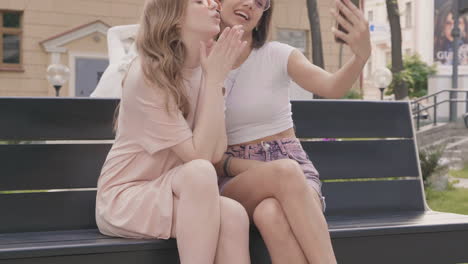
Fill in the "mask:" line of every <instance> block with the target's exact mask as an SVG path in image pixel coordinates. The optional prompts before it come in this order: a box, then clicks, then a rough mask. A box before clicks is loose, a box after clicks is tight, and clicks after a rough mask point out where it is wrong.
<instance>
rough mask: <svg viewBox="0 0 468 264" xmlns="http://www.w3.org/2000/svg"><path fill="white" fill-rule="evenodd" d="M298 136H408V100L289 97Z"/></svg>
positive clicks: (409, 125) (409, 128)
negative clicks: (385, 100)
mask: <svg viewBox="0 0 468 264" xmlns="http://www.w3.org/2000/svg"><path fill="white" fill-rule="evenodd" d="M291 104H292V112H293V120H294V124H295V126H296V135H297V136H298V137H299V138H382V137H386V138H412V137H413V128H412V123H411V114H410V107H409V104H408V102H380V101H379V102H377V101H356V100H351V101H330V100H314V101H313V102H311V101H293V102H291Z"/></svg>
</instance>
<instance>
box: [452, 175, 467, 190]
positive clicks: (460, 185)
mask: <svg viewBox="0 0 468 264" xmlns="http://www.w3.org/2000/svg"><path fill="white" fill-rule="evenodd" d="M449 180H450V181H451V182H453V181H459V182H458V183H456V184H454V185H453V187H456V188H465V189H468V179H463V178H455V177H450V178H449Z"/></svg>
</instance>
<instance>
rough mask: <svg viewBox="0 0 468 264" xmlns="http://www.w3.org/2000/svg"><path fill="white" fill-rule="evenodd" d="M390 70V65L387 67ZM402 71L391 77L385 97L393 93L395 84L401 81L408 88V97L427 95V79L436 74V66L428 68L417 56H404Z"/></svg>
mask: <svg viewBox="0 0 468 264" xmlns="http://www.w3.org/2000/svg"><path fill="white" fill-rule="evenodd" d="M388 68H389V69H391V68H392V66H391V65H389V66H388ZM403 68H404V70H403V71H402V72H400V73H399V74H394V75H393V81H392V83H391V84H390V86H389V87H388V90H387V92H386V94H387V95H392V94H393V93H394V87H395V83H396V82H397V81H399V80H402V81H404V82H405V83H406V85H407V86H408V95H409V97H410V98H415V97H422V96H424V95H427V79H428V77H429V76H430V75H433V74H435V73H436V72H437V70H436V66H435V65H432V66H429V65H428V64H427V63H425V62H424V61H422V60H421V58H420V57H419V55H417V54H415V55H412V56H405V57H404V58H403Z"/></svg>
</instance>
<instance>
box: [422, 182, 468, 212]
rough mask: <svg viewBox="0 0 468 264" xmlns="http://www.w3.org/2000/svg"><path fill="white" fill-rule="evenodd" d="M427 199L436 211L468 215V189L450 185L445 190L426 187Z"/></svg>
mask: <svg viewBox="0 0 468 264" xmlns="http://www.w3.org/2000/svg"><path fill="white" fill-rule="evenodd" d="M426 199H427V202H428V204H429V207H430V208H431V209H432V210H434V211H440V212H449V213H457V214H465V215H468V202H467V201H468V189H463V188H453V187H450V188H448V189H447V190H445V191H435V190H433V189H431V188H427V189H426Z"/></svg>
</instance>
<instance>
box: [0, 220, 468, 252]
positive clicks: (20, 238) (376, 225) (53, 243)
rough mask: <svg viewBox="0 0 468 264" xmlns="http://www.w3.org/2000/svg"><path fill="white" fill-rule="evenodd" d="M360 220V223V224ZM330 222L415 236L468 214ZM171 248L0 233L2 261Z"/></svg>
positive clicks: (84, 236) (342, 230)
mask: <svg viewBox="0 0 468 264" xmlns="http://www.w3.org/2000/svg"><path fill="white" fill-rule="evenodd" d="M356 221H358V222H357V223H356ZM328 223H329V229H330V233H331V237H332V239H333V240H337V239H348V238H358V239H359V238H361V237H376V236H382V235H412V236H414V235H417V234H426V235H427V234H429V233H432V234H436V233H441V232H455V231H456V232H467V231H468V216H461V215H456V214H450V213H440V212H432V211H429V212H426V213H411V212H409V213H404V214H399V215H387V214H382V215H378V216H372V217H368V216H353V217H351V218H349V219H346V218H345V219H341V220H337V219H331V218H329V219H328ZM257 236H258V233H257V232H256V230H252V232H251V239H253V240H257ZM31 237H34V239H32V238H31ZM38 238H40V239H38ZM2 241H14V243H12V244H8V245H5V244H4V243H5V242H2ZM1 243H3V245H2V244H1ZM257 246H258V245H257ZM171 249H173V250H175V249H176V243H175V240H173V239H171V240H140V239H121V238H111V237H106V236H103V235H101V234H100V233H99V231H98V230H96V229H90V230H70V231H55V232H43V233H19V234H3V235H0V260H1V259H12V258H25V257H29V258H31V257H48V256H56V255H76V254H96V253H111V252H130V251H141V250H171Z"/></svg>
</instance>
